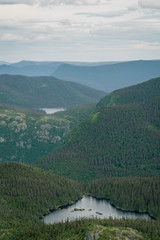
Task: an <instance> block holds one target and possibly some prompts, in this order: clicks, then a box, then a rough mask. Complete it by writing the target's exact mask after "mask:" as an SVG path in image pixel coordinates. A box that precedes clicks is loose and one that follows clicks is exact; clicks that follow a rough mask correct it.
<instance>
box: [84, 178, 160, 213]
mask: <svg viewBox="0 0 160 240" xmlns="http://www.w3.org/2000/svg"><path fill="white" fill-rule="evenodd" d="M85 191H86V192H88V193H89V194H91V195H92V196H94V197H96V198H106V199H109V200H110V202H111V203H112V204H113V205H115V206H116V207H118V208H121V209H125V210H130V211H138V212H148V213H149V214H150V215H151V216H154V217H155V218H160V177H152V178H136V177H134V178H133V177H132V178H104V179H101V180H97V181H93V182H90V183H88V184H87V186H86V190H85Z"/></svg>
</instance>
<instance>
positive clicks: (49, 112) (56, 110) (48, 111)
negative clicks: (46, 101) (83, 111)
mask: <svg viewBox="0 0 160 240" xmlns="http://www.w3.org/2000/svg"><path fill="white" fill-rule="evenodd" d="M40 110H43V111H45V113H47V114H53V113H56V112H61V111H65V109H64V108H40Z"/></svg>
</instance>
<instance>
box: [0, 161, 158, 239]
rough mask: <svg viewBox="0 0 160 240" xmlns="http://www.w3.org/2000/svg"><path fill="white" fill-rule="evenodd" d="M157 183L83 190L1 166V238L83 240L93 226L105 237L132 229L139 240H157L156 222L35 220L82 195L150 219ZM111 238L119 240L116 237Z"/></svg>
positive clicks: (103, 184)
mask: <svg viewBox="0 0 160 240" xmlns="http://www.w3.org/2000/svg"><path fill="white" fill-rule="evenodd" d="M159 182H160V178H148V179H147V178H144V179H139V178H132V179H124V178H122V179H120V178H119V179H118V178H115V179H102V180H99V181H96V182H92V183H89V184H87V185H86V186H84V187H83V188H82V186H81V185H80V184H78V183H76V182H74V181H71V180H67V179H65V178H62V177H59V176H54V175H52V174H51V173H49V172H44V171H43V170H40V169H37V168H33V167H30V166H26V165H24V164H19V163H0V186H1V191H0V238H1V239H3V240H48V239H50V240H63V239H64V240H67V239H79V240H84V238H85V235H86V233H88V232H92V231H95V229H96V228H97V226H100V227H101V228H102V227H103V228H105V231H106V234H107V236H109V234H111V233H112V232H113V231H112V230H113V229H112V228H113V227H114V228H116V230H117V231H116V232H119V231H121V230H124V229H126V228H132V229H135V230H138V231H139V232H138V234H140V235H141V236H142V237H143V238H142V239H143V240H149V239H150V240H159V239H160V222H159V221H145V220H140V219H136V220H131V219H127V220H125V219H121V220H116V219H114V220H113V219H112V218H110V219H107V220H98V219H96V220H95V219H90V220H87V219H82V220H79V221H75V222H68V221H67V222H65V223H57V224H54V225H46V224H44V223H43V222H42V221H41V220H40V219H39V217H42V215H43V214H45V213H48V212H49V209H55V208H57V207H58V206H62V205H66V204H69V203H71V202H72V201H75V200H76V199H78V198H80V197H81V196H82V195H83V194H84V193H85V192H89V193H90V194H92V195H94V196H96V197H105V198H106V197H107V198H110V199H111V202H113V203H114V204H117V206H120V207H124V208H125V209H128V208H129V209H137V210H141V211H144V210H148V211H150V214H155V216H156V210H157V209H159V208H157V207H159V202H160V201H159V196H160V194H159V191H160V188H159V186H160V184H159ZM125 197H126V200H125ZM132 198H133V199H132ZM119 200H120V201H121V203H120V202H119ZM134 201H135V203H134ZM136 202H137V204H138V208H137V207H136ZM120 204H122V205H120ZM152 207H154V209H153V208H152ZM153 210H154V212H153ZM157 212H158V211H157ZM126 230H127V229H126ZM129 231H130V230H129ZM131 231H132V230H131ZM102 239H103V238H102ZM104 239H106V238H104ZM116 239H119V238H118V235H117V238H116ZM132 239H135V238H132Z"/></svg>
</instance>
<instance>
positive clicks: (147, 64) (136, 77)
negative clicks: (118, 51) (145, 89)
mask: <svg viewBox="0 0 160 240" xmlns="http://www.w3.org/2000/svg"><path fill="white" fill-rule="evenodd" d="M52 75H53V76H54V77H57V78H59V79H62V80H67V81H73V82H77V83H82V84H84V85H87V86H90V87H93V88H96V89H99V90H103V91H106V92H111V91H114V90H116V89H119V88H123V87H127V86H131V85H134V84H138V83H141V82H144V81H147V80H149V79H151V78H154V77H160V60H157V61H132V62H122V63H116V64H110V65H108V64H107V65H101V66H74V65H71V64H63V65H60V66H59V67H58V68H57V69H56V70H55V71H54V72H53V74H52Z"/></svg>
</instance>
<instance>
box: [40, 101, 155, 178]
mask: <svg viewBox="0 0 160 240" xmlns="http://www.w3.org/2000/svg"><path fill="white" fill-rule="evenodd" d="M159 119H160V97H157V98H155V99H153V100H150V101H148V102H146V103H143V104H130V105H122V106H103V107H101V108H97V109H96V111H94V112H93V113H92V114H91V115H90V116H89V117H88V118H87V119H86V120H84V121H83V122H82V123H81V124H79V125H78V126H77V127H75V128H74V129H73V131H71V132H70V134H69V136H68V138H67V141H66V144H65V145H64V147H63V148H61V149H59V150H57V151H55V152H54V153H52V154H50V155H48V156H47V157H45V158H43V159H40V160H39V161H38V162H37V165H38V166H40V167H42V168H44V169H48V170H51V171H53V172H54V173H57V174H59V175H63V176H68V177H70V178H73V179H77V180H79V181H89V180H91V179H96V178H100V177H113V176H141V177H143V176H155V175H159V174H160V162H159V159H160V121H159Z"/></svg>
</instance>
